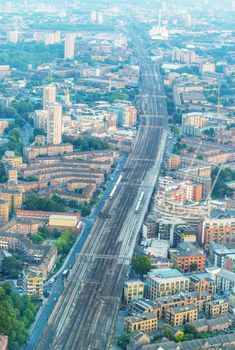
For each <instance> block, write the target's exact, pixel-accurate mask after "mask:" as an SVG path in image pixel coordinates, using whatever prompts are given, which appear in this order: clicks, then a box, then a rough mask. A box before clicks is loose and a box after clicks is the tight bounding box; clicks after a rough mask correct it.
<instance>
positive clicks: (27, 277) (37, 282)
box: [22, 267, 43, 299]
mask: <svg viewBox="0 0 235 350" xmlns="http://www.w3.org/2000/svg"><path fill="white" fill-rule="evenodd" d="M22 286H23V291H24V294H26V295H28V296H29V297H37V298H40V299H41V298H42V297H43V277H42V273H41V271H40V270H38V269H37V268H33V267H31V268H29V269H27V270H23V274H22Z"/></svg>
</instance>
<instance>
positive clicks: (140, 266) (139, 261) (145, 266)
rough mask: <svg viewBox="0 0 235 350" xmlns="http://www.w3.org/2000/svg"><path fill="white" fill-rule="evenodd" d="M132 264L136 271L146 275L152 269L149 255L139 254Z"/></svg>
mask: <svg viewBox="0 0 235 350" xmlns="http://www.w3.org/2000/svg"><path fill="white" fill-rule="evenodd" d="M132 266H133V269H134V270H135V272H137V273H139V274H141V275H145V274H146V273H148V272H149V271H150V270H151V267H152V263H151V260H150V259H149V258H148V257H147V256H145V255H142V256H138V257H137V258H135V259H134V260H133V261H132Z"/></svg>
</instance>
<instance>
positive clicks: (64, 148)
mask: <svg viewBox="0 0 235 350" xmlns="http://www.w3.org/2000/svg"><path fill="white" fill-rule="evenodd" d="M72 152H73V145H71V144H69V143H67V144H60V145H44V146H30V147H25V148H24V150H23V157H24V160H25V161H26V162H30V161H33V160H35V158H37V157H41V156H59V155H64V154H65V153H72Z"/></svg>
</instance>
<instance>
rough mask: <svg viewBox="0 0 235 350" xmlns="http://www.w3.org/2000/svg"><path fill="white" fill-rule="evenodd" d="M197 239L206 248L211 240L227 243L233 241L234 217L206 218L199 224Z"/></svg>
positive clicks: (234, 238)
mask: <svg viewBox="0 0 235 350" xmlns="http://www.w3.org/2000/svg"><path fill="white" fill-rule="evenodd" d="M199 240H200V242H201V244H202V245H203V246H204V247H205V248H206V249H208V248H209V246H210V243H211V242H215V243H220V244H224V243H229V242H233V241H235V219H234V218H228V219H226V218H223V219H206V220H204V221H203V223H202V225H200V226H199Z"/></svg>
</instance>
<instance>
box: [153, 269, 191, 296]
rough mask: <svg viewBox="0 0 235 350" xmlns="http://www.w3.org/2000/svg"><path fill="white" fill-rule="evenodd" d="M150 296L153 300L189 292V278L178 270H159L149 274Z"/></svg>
mask: <svg viewBox="0 0 235 350" xmlns="http://www.w3.org/2000/svg"><path fill="white" fill-rule="evenodd" d="M147 284H148V296H149V298H150V299H151V300H155V299H157V298H158V297H161V296H166V295H173V294H177V293H179V292H181V291H182V290H184V291H188V290H189V278H187V277H185V276H183V274H182V273H181V272H179V271H178V270H176V269H158V270H152V271H150V272H149V273H148V278H147Z"/></svg>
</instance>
